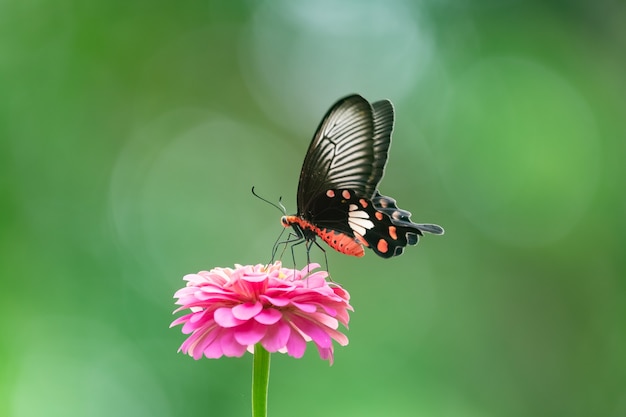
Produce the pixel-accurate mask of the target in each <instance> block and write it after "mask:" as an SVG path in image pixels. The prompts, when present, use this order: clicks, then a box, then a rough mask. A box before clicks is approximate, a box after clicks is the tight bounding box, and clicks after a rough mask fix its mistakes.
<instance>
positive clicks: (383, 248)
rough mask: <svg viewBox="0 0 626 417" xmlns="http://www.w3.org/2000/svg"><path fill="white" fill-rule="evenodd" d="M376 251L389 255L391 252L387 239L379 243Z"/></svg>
mask: <svg viewBox="0 0 626 417" xmlns="http://www.w3.org/2000/svg"><path fill="white" fill-rule="evenodd" d="M376 249H378V251H379V252H380V253H387V251H388V250H389V245H388V244H387V242H386V241H385V239H380V240H379V241H378V244H377V245H376Z"/></svg>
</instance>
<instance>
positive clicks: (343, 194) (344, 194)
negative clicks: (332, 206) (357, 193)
mask: <svg viewBox="0 0 626 417" xmlns="http://www.w3.org/2000/svg"><path fill="white" fill-rule="evenodd" d="M341 195H342V196H343V198H345V199H346V200H349V199H350V191H348V190H343V191H342V192H341Z"/></svg>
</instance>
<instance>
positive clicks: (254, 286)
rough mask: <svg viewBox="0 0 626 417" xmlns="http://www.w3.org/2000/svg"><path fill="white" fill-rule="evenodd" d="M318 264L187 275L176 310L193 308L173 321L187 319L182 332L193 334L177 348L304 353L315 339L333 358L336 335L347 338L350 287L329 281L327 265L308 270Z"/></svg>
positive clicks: (214, 353)
mask: <svg viewBox="0 0 626 417" xmlns="http://www.w3.org/2000/svg"><path fill="white" fill-rule="evenodd" d="M318 267H319V265H317V264H311V265H308V266H307V267H305V268H304V269H302V270H301V271H298V270H293V269H287V268H283V267H282V265H281V263H280V262H276V263H274V264H271V265H256V266H252V265H249V266H241V265H235V269H230V268H215V269H212V270H211V271H209V272H207V271H202V272H198V273H197V274H190V275H186V276H185V277H184V279H185V280H186V281H187V286H186V287H185V288H182V289H180V290H178V291H177V292H176V294H174V297H175V298H178V301H177V302H176V304H178V305H180V306H181V307H180V308H178V309H177V310H176V311H175V312H178V311H181V310H184V309H190V310H191V313H189V314H186V315H184V316H182V317H180V318H178V319H176V320H174V322H173V323H172V324H171V326H175V325H178V324H183V328H182V331H183V333H185V334H191V335H190V336H189V337H188V338H187V340H185V342H184V343H183V344H182V345H181V347H180V349H179V351H183V353H186V354H189V355H190V356H193V358H194V359H200V358H201V357H202V355H204V356H206V357H207V358H219V357H221V356H242V355H243V354H244V353H245V351H246V350H248V351H250V352H252V351H253V350H254V345H255V344H257V343H261V345H262V346H263V347H264V348H265V349H266V350H267V351H268V352H281V353H287V354H288V355H290V356H293V357H295V358H300V357H302V355H304V351H305V349H306V342H307V341H313V343H315V345H316V346H317V349H318V351H319V354H320V357H321V358H322V359H328V360H329V361H330V363H331V364H332V362H333V344H332V339H334V340H335V341H337V342H338V343H339V344H340V345H342V346H345V345H347V344H348V338H347V337H346V336H345V335H344V334H343V333H341V332H339V331H338V330H337V328H338V326H339V323H341V324H343V325H344V326H345V327H347V325H348V321H349V319H350V318H349V315H348V310H353V309H352V306H350V303H349V299H350V295H349V294H348V292H347V291H345V290H344V289H343V288H341V287H340V286H339V285H336V284H334V283H333V284H332V285H330V284H329V283H328V282H327V281H326V277H327V276H328V273H327V272H326V271H318V272H315V273H310V271H311V270H313V269H316V268H318Z"/></svg>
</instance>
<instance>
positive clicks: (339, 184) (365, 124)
mask: <svg viewBox="0 0 626 417" xmlns="http://www.w3.org/2000/svg"><path fill="white" fill-rule="evenodd" d="M393 123H394V110H393V105H392V104H391V102H390V101H389V100H381V101H377V102H375V103H372V104H370V103H369V102H368V101H367V100H365V99H364V98H363V97H361V96H359V95H350V96H348V97H345V98H342V99H340V100H339V101H337V102H336V103H335V104H334V105H333V106H332V107H331V108H330V110H328V112H327V113H326V115H325V116H324V118H323V119H322V121H321V123H320V125H319V127H318V129H317V132H316V133H315V136H314V137H313V140H312V141H311V144H310V145H309V149H308V151H307V153H306V156H305V158H304V163H303V165H302V171H301V172H300V180H299V183H298V195H297V207H298V213H297V214H295V215H284V216H282V217H281V223H282V225H283V226H284V227H286V228H288V227H291V228H292V229H293V230H294V231H295V235H296V239H295V240H292V241H290V242H295V244H299V243H303V242H306V247H307V252H308V250H309V249H310V248H311V245H312V244H313V243H315V244H316V245H318V246H319V244H317V242H316V238H318V237H319V238H321V239H322V240H323V241H324V242H326V243H327V244H328V245H329V246H330V247H331V248H333V249H335V250H336V251H338V252H341V253H343V254H346V255H352V256H363V255H364V254H365V250H364V247H368V248H370V249H372V250H373V251H374V252H375V253H376V254H377V255H379V256H381V257H383V258H391V257H393V256H398V255H400V254H402V252H403V251H404V248H405V247H406V246H407V245H415V244H417V242H418V240H419V237H420V236H423V234H424V232H427V233H432V234H435V235H441V234H443V233H444V230H443V228H442V227H441V226H438V225H436V224H417V223H413V222H412V221H411V213H410V212H408V211H406V210H402V209H400V208H398V206H397V204H396V200H394V199H393V198H391V197H387V196H384V195H382V194H381V193H380V192H379V191H378V184H379V183H380V181H381V179H382V178H383V175H384V172H385V165H386V164H387V157H388V154H389V147H390V145H391V132H392V130H393Z"/></svg>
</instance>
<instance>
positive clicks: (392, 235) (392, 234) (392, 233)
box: [389, 226, 398, 240]
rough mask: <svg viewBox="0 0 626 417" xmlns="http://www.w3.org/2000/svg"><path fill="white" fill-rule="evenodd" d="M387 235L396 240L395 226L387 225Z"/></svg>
mask: <svg viewBox="0 0 626 417" xmlns="http://www.w3.org/2000/svg"><path fill="white" fill-rule="evenodd" d="M389 236H391V238H392V239H393V240H398V233H396V226H389Z"/></svg>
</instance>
